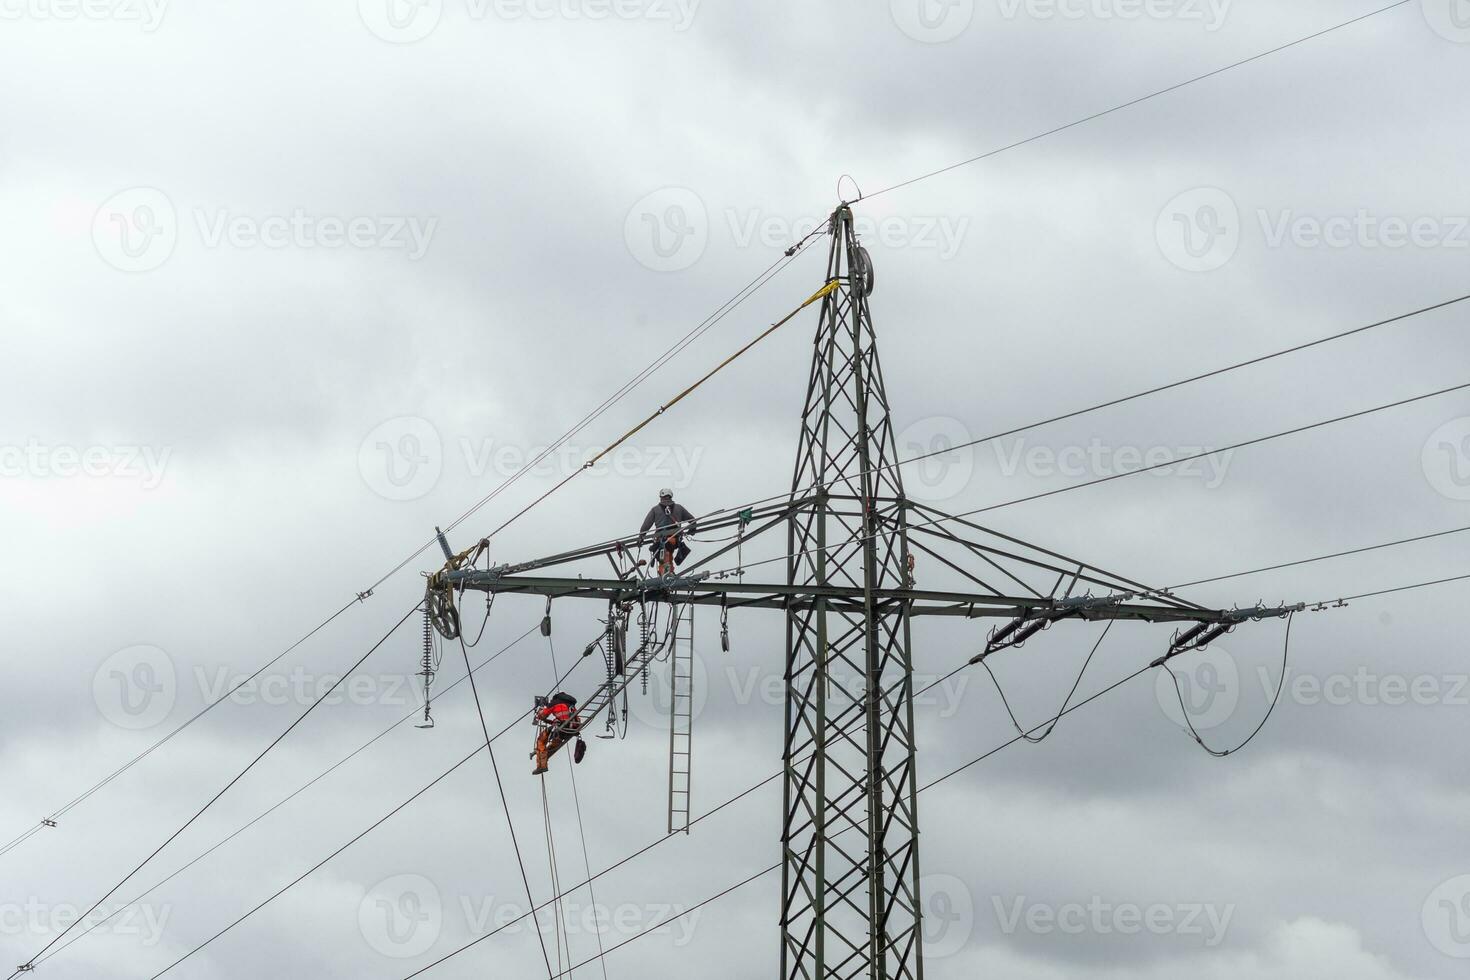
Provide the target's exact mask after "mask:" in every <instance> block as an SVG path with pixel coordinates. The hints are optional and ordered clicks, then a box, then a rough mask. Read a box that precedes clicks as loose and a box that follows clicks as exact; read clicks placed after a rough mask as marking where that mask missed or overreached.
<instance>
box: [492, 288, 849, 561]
mask: <svg viewBox="0 0 1470 980" xmlns="http://www.w3.org/2000/svg"><path fill="white" fill-rule="evenodd" d="M838 285H839V283H838V280H836V279H833V280H832V281H831V282H829V283H827V284H826V285H825V286H823V287H822V288H821V289H819V290H817V291H816V292H815V293H812V294H811V296H809V297H807V298H806V300H805V301H803V302H802V304H801V305H800V306H798V307H797V308H796V309H794V310H792V311H791V312H790V313H788V314H786V315H785V316H783V317H782V318H781V319H779V320H777V321H776V322H775V323H773V324H771V325H770V326H769V327H767V328H766V329H765V330H764V331H762V332H761V333H760V334H759V335H757V336H756V338H755V339H754V340H752V341H750V343H748V344H746V345H745V346H744V347H741V348H740V349H739V350H737V351H736V352H735V353H733V354H731V355H730V356H729V357H727V358H725V359H724V360H723V361H721V362H720V363H719V364H717V365H716V366H715V367H714V368H713V369H712V370H711V371H709V372H708V373H707V374H705V375H704V377H702V378H700V379H699V380H698V381H696V382H694V384H692V385H690V386H689V387H687V388H685V389H684V390H683V391H681V392H679V393H678V394H677V395H675V396H674V398H673V399H672V400H671V401H669V402H667V403H665V404H663V405H660V406H659V407H658V411H656V412H654V413H653V414H652V415H650V416H648V418H646V419H644V420H643V421H642V422H639V423H638V424H637V425H635V426H633V428H631V429H629V430H628V431H627V432H625V433H623V434H622V435H621V436H619V437H618V438H617V439H615V440H613V442H612V444H611V445H609V446H608V447H607V448H605V449H603V450H602V451H601V452H599V453H597V454H596V455H594V456H593V457H592V458H591V459H589V460H587V462H585V463H583V464H582V465H581V466H580V467H579V468H577V469H576V470H573V471H572V472H571V473H569V474H567V475H566V477H564V478H563V479H562V480H561V481H560V482H558V483H557V484H556V485H555V486H553V487H552V488H551V489H549V490H547V491H546V492H545V493H543V494H542V495H541V496H539V497H537V498H536V499H535V500H533V501H531V502H530V503H529V504H527V505H526V506H525V507H523V508H521V509H520V510H519V511H517V512H516V513H515V514H514V515H512V516H511V517H510V519H509V520H507V521H506V522H505V523H503V524H501V525H500V526H499V527H497V528H496V529H495V530H493V531H491V532H490V533H489V534H488V535H486V536H485V539H484V540H486V541H488V540H490V539H491V538H493V537H495V535H497V534H499V533H500V532H501V531H504V530H505V529H506V528H508V527H510V526H511V525H512V524H514V523H515V522H516V521H517V520H519V519H520V518H521V517H523V516H524V515H525V514H526V513H528V512H529V511H530V510H531V509H532V508H533V507H536V506H537V505H539V504H540V503H541V502H542V501H544V500H546V498H548V497H550V496H551V495H552V494H554V493H556V492H557V491H558V490H560V489H561V488H562V487H564V486H566V485H567V484H568V483H571V482H572V481H573V480H574V479H576V478H577V477H578V476H579V475H581V474H582V473H585V472H587V471H588V470H590V469H592V468H593V467H595V466H596V465H597V464H598V463H600V462H601V461H602V460H603V459H605V458H606V457H607V456H608V455H609V454H611V453H613V452H614V451H616V450H617V449H618V448H619V447H621V446H622V445H623V444H624V443H625V442H627V441H628V440H629V439H632V438H633V437H634V436H636V435H637V434H638V433H640V432H642V431H643V430H644V429H645V428H647V427H648V426H650V425H652V424H653V422H654V421H655V420H656V419H658V417H659V416H661V415H663V414H664V413H665V412H667V411H668V410H669V409H671V408H673V407H674V406H675V405H678V404H679V403H680V402H682V401H683V400H684V399H685V398H688V397H689V396H690V395H692V394H694V392H696V391H698V390H699V389H700V388H701V387H702V386H703V385H704V384H705V382H707V381H709V380H710V379H711V378H713V377H714V376H715V375H717V374H719V373H720V372H721V371H723V370H724V369H725V368H727V367H729V366H730V365H731V364H733V363H735V361H736V360H738V359H739V358H741V357H742V356H744V355H745V354H746V353H747V352H749V351H750V350H751V348H753V347H755V346H756V345H757V344H759V343H760V342H761V341H763V340H765V339H766V338H767V337H769V336H770V335H771V334H773V333H775V332H776V331H777V330H780V329H781V328H782V327H784V326H785V325H786V324H788V323H790V322H791V321H792V320H794V319H796V316H797V315H798V314H799V313H801V312H802V311H803V310H805V309H806V308H807V307H808V306H811V305H812V304H813V303H815V302H816V301H817V300H819V299H823V298H825V297H827V296H829V295H831V293H832V292H833V291H835V290H836V289H837V287H838Z"/></svg>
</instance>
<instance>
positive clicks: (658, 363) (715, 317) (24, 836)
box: [0, 228, 821, 857]
mask: <svg viewBox="0 0 1470 980" xmlns="http://www.w3.org/2000/svg"><path fill="white" fill-rule="evenodd" d="M820 232H821V229H820V228H818V229H814V230H813V231H812V232H811V233H809V234H808V235H807V236H806V237H805V238H803V239H802V240H801V241H799V242H797V243H796V244H795V245H793V246H792V247H791V248H790V249H788V250H787V252H786V254H785V255H784V256H782V257H781V258H778V259H777V260H776V261H775V262H773V263H771V264H770V265H769V266H767V267H766V268H765V269H764V270H763V271H762V272H761V273H760V274H759V275H757V276H756V277H755V278H754V279H752V280H751V281H750V282H748V283H747V284H746V285H745V286H743V287H742V288H741V289H740V290H739V291H737V292H736V294H735V295H734V296H732V297H731V298H730V299H728V300H726V301H725V302H724V303H722V304H720V306H718V307H716V309H715V311H714V312H713V313H711V314H710V315H709V316H707V317H706V318H705V319H704V320H702V321H701V322H700V323H699V324H698V325H697V326H696V327H695V328H694V329H693V330H691V331H690V332H689V333H687V334H685V336H684V337H682V338H680V340H679V341H677V342H676V343H675V344H674V345H673V347H671V348H669V349H668V350H667V351H665V352H664V353H663V354H661V355H659V357H657V358H655V359H654V361H653V362H652V363H651V364H649V365H648V366H647V367H645V368H643V369H642V370H640V371H639V372H638V374H636V375H635V376H634V378H633V379H632V380H631V381H629V382H627V383H625V384H624V385H623V386H622V387H621V388H619V389H618V390H617V391H616V392H615V393H614V394H613V395H612V396H610V397H609V398H608V399H606V400H605V401H604V402H603V403H602V404H601V405H599V406H598V407H597V408H595V409H593V410H592V411H591V412H589V413H588V414H587V415H586V416H584V417H583V418H582V419H581V420H580V421H578V422H577V423H576V425H574V426H573V427H572V428H571V429H569V430H568V431H567V432H565V433H564V434H563V435H562V436H560V437H559V438H558V439H557V440H556V441H555V442H553V443H552V444H551V445H550V446H548V447H547V448H546V450H545V451H544V452H542V453H541V454H540V455H538V456H537V457H536V458H535V459H534V460H532V461H531V462H529V463H528V464H527V465H526V466H524V467H522V468H521V469H520V470H518V471H517V472H516V473H514V474H512V475H511V476H510V477H508V478H507V479H506V480H505V481H503V482H502V483H501V484H500V485H499V486H498V487H496V488H495V489H494V490H492V491H491V492H490V493H489V494H488V495H486V496H485V497H483V498H482V499H481V500H480V501H478V502H477V503H476V504H475V505H474V506H472V507H471V508H470V509H469V510H467V511H465V512H464V513H463V514H461V515H460V516H459V517H458V518H456V519H455V520H454V521H453V522H451V523H450V524H449V526H448V530H453V529H455V528H457V527H458V526H459V525H460V524H462V523H464V521H466V520H468V519H469V518H470V517H471V516H472V515H474V514H475V513H477V512H478V511H479V510H480V509H481V508H482V507H484V506H485V505H486V504H487V503H489V502H490V501H491V500H493V499H494V498H495V497H496V496H497V495H498V494H499V493H501V492H502V491H503V490H505V489H506V488H507V487H508V486H510V485H511V484H513V483H514V482H515V481H516V480H518V479H519V478H520V477H521V476H523V475H524V474H525V473H526V472H528V471H530V470H532V469H534V468H535V467H536V466H538V465H539V464H540V463H541V462H543V461H544V460H545V459H547V458H548V457H549V456H550V455H551V454H552V453H553V452H555V451H556V450H558V449H560V448H561V446H563V445H564V444H565V443H566V442H567V441H568V440H570V439H572V438H573V437H575V436H576V435H577V434H578V433H580V432H581V431H582V430H583V429H585V428H586V427H587V426H588V425H590V424H591V423H592V422H594V421H596V420H597V419H598V418H600V417H601V416H602V415H603V414H605V413H606V412H607V411H608V410H609V409H611V408H612V407H613V406H614V405H616V404H617V403H618V402H619V401H621V400H622V399H623V398H624V397H626V396H627V395H628V394H629V393H631V392H632V391H633V390H634V389H636V388H637V387H638V386H639V385H641V384H642V383H643V382H644V381H646V380H647V379H648V378H649V377H651V376H652V375H653V374H655V373H657V371H658V370H659V369H661V368H662V367H663V366H664V365H666V364H667V363H668V362H669V361H671V360H672V359H673V358H675V357H677V356H678V355H679V354H680V353H682V352H683V351H684V350H685V349H686V348H687V347H688V346H690V345H691V344H693V343H694V342H695V341H697V340H698V339H699V338H701V337H703V336H704V335H705V334H706V333H708V332H709V331H710V330H711V329H713V328H714V327H715V326H716V325H718V324H719V323H720V322H721V321H723V320H724V319H725V318H726V317H727V316H728V315H729V314H730V313H731V312H733V311H734V310H735V309H737V308H738V307H740V306H741V305H742V304H744V303H745V301H746V300H748V299H749V298H750V297H751V296H752V295H754V294H755V293H756V292H758V291H759V290H760V289H761V288H762V287H763V286H765V285H766V283H768V282H770V280H771V279H773V278H775V277H776V276H777V275H779V274H780V273H781V272H782V271H783V270H784V269H785V268H786V267H787V266H789V265H790V264H791V262H792V260H793V259H794V258H795V256H796V255H798V254H799V253H800V252H801V251H802V250H803V249H804V248H805V247H806V246H807V245H808V244H809V243H810V242H811V240H812V239H813V238H815V237H816V236H817V235H818V234H819V233H820ZM435 541H437V537H436V538H431V539H429V540H428V541H427V542H425V543H424V545H422V546H421V547H420V548H418V549H417V550H416V551H414V552H413V553H412V554H411V555H409V556H408V557H407V558H405V559H404V560H402V561H401V562H399V563H398V564H397V565H395V566H393V568H391V569H389V570H388V572H387V573H385V574H384V575H382V576H381V577H379V578H378V580H377V581H375V582H374V583H373V584H372V585H371V586H369V587H368V588H367V589H364V590H363V591H362V592H360V593H358V594H357V596H356V597H355V598H353V599H352V601H350V602H348V603H347V604H345V605H344V606H342V608H340V609H338V610H337V611H336V612H334V613H333V614H332V615H330V616H328V617H327V618H326V619H325V620H323V621H322V622H321V623H319V624H318V625H317V626H316V627H314V628H313V629H312V630H310V631H309V632H307V633H306V634H305V635H304V636H302V637H301V638H300V639H298V640H297V641H296V642H295V643H292V644H291V645H290V646H289V647H287V648H286V649H285V650H283V651H282V652H281V653H279V654H277V655H276V656H275V657H273V658H272V659H271V660H269V661H267V662H266V663H265V664H263V665H262V666H261V667H260V668H258V669H257V670H256V671H255V672H254V673H253V674H251V675H250V676H249V677H247V678H245V679H244V680H242V681H241V682H240V684H239V685H236V687H234V688H232V689H231V690H230V691H228V692H227V693H225V694H224V695H223V696H222V697H220V698H218V699H216V700H215V701H213V702H211V703H210V704H208V705H206V706H205V707H204V708H203V709H201V710H200V711H199V712H198V714H196V715H195V716H194V717H192V718H190V719H189V720H188V721H186V722H184V723H183V724H181V725H180V726H179V727H177V728H175V729H174V730H173V731H171V732H169V733H168V734H167V735H165V736H163V737H162V738H161V739H159V740H158V741H157V742H155V743H154V744H153V745H151V746H150V747H148V748H147V749H145V750H143V751H142V752H141V753H139V754H138V755H136V756H134V757H133V758H132V759H131V760H130V761H128V762H127V763H125V764H124V765H123V766H121V767H120V768H118V769H116V770H114V771H113V772H112V773H111V774H109V775H108V776H106V777H105V778H103V779H102V780H101V781H99V782H98V783H96V784H94V785H93V786H92V787H91V788H90V789H88V790H86V791H85V792H84V793H82V794H81V795H80V796H77V797H76V798H74V799H73V800H71V801H70V802H68V803H67V804H66V805H65V806H63V807H62V808H61V809H59V810H57V811H55V812H54V813H52V814H51V815H50V816H48V817H46V818H45V819H43V820H41V821H39V822H37V823H36V824H35V825H34V826H33V827H31V828H30V829H29V830H26V831H24V832H22V833H21V834H20V835H19V836H18V837H16V838H14V839H13V840H11V841H10V842H9V843H7V844H6V845H4V847H3V848H0V857H3V856H4V855H5V854H6V853H8V852H9V851H11V850H13V849H14V848H16V847H18V846H20V845H21V844H23V843H25V842H26V841H28V840H30V839H31V838H32V837H34V836H35V835H36V834H37V833H39V832H40V831H41V830H44V829H47V828H51V827H54V826H56V824H57V822H59V820H60V819H61V817H63V816H65V815H66V814H67V813H68V812H69V811H70V810H71V809H72V808H73V807H75V806H77V805H78V804H80V803H82V802H84V801H86V800H87V799H88V798H90V797H91V796H92V795H93V794H95V793H97V792H98V791H99V790H101V789H103V788H104V787H105V786H107V785H108V784H109V783H111V782H112V781H113V780H114V779H116V778H118V777H119V776H121V775H122V774H123V773H125V772H127V771H128V770H129V769H131V768H132V767H133V766H135V765H137V764H138V763H139V762H142V761H143V760H144V759H146V758H147V757H148V756H149V755H151V754H152V753H153V752H154V751H155V750H157V749H158V748H160V747H162V746H163V745H164V744H165V743H167V742H168V741H170V740H171V739H172V738H173V737H174V736H175V735H178V734H179V733H180V732H182V731H183V730H184V729H186V728H188V727H189V726H190V725H192V724H193V723H194V722H195V721H198V720H199V718H201V717H202V716H203V715H205V714H206V713H208V712H209V711H211V710H213V709H214V708H215V707H217V706H218V705H219V704H220V703H221V702H223V701H225V700H228V699H229V698H230V697H231V696H232V695H233V694H235V692H236V691H238V690H239V689H240V688H241V687H243V686H244V685H246V684H248V683H250V682H251V681H253V680H255V679H256V678H258V677H259V676H260V675H261V674H263V673H264V672H265V671H267V670H269V669H270V668H271V667H273V666H274V665H275V664H276V663H278V662H280V660H281V659H282V658H284V657H285V656H286V655H287V654H289V653H291V652H292V651H294V650H296V649H297V648H298V647H300V646H301V645H302V644H303V643H305V642H306V641H307V640H309V639H311V638H312V637H313V636H315V635H316V634H317V633H318V632H320V631H321V630H322V629H324V628H326V627H327V626H328V625H330V624H331V623H333V622H335V621H336V620H337V619H338V618H340V617H341V616H342V615H343V614H345V613H346V612H347V611H348V610H349V609H351V608H352V607H353V606H355V605H358V604H359V603H362V602H365V601H366V600H367V599H368V598H370V597H371V596H372V595H373V593H374V592H375V591H376V590H377V589H378V588H379V587H380V586H381V585H383V583H385V582H387V581H388V580H389V579H390V578H392V577H393V576H394V575H396V574H397V573H398V572H400V571H402V570H403V569H404V568H406V567H407V566H408V565H409V564H410V563H411V562H413V561H414V560H415V559H417V558H418V557H419V556H420V555H422V554H423V553H424V552H425V551H426V550H428V549H429V548H430V547H431V546H432V545H433V544H434V542H435Z"/></svg>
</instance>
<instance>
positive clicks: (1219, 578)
mask: <svg viewBox="0 0 1470 980" xmlns="http://www.w3.org/2000/svg"><path fill="white" fill-rule="evenodd" d="M1466 531H1470V527H1457V528H1453V529H1451V530H1449V531H1436V532H1434V533H1433V534H1421V535H1418V536H1417V537H1413V538H1400V539H1399V540H1397V541H1387V542H1384V543H1383V544H1373V545H1368V546H1367V547H1365V548H1353V549H1352V550H1350V551H1338V552H1334V553H1333V554H1330V555H1318V556H1317V557H1316V558H1303V559H1301V560H1300V561H1288V562H1282V563H1281V564H1279V565H1267V566H1266V567H1264V568H1252V569H1251V570H1250V571H1248V572H1232V573H1230V574H1229V575H1216V576H1215V577H1214V578H1202V579H1197V580H1195V581H1193V582H1183V583H1181V584H1179V585H1172V586H1170V587H1169V588H1170V590H1173V589H1187V588H1190V587H1192V586H1196V585H1208V584H1210V583H1211V582H1224V581H1227V580H1229V579H1234V578H1243V577H1245V576H1247V575H1260V574H1261V573H1262V572H1275V571H1279V570H1281V569H1283V568H1296V567H1297V566H1299V565H1313V564H1316V563H1317V562H1321V561H1328V560H1330V559H1333V558H1346V557H1348V556H1349V555H1362V554H1367V553H1368V552H1370V551H1382V550H1383V549H1385V548H1397V547H1400V546H1401V545H1406V544H1416V543H1418V542H1420V541H1431V540H1433V539H1435V538H1443V537H1447V536H1449V535H1451V534H1464V533H1465V532H1466Z"/></svg>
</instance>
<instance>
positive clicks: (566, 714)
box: [531, 691, 587, 776]
mask: <svg viewBox="0 0 1470 980" xmlns="http://www.w3.org/2000/svg"><path fill="white" fill-rule="evenodd" d="M534 717H535V721H536V728H537V732H536V751H535V752H533V753H532V758H534V759H535V760H536V770H535V771H534V772H533V773H531V775H533V776H540V775H542V774H543V773H545V772H547V771H548V770H549V768H550V767H549V766H548V765H547V763H548V762H550V761H551V757H552V756H554V755H556V754H557V753H558V752H560V751H561V749H562V747H563V746H564V745H566V744H567V743H568V742H570V741H571V740H572V739H574V738H575V739H576V740H577V747H576V749H575V750H574V751H573V754H572V761H574V762H576V763H578V764H580V763H581V761H582V758H583V757H584V756H585V755H586V754H587V743H586V742H584V741H583V740H582V738H581V737H580V736H579V735H578V734H577V733H578V731H579V730H580V729H581V725H580V724H578V722H577V699H576V698H574V697H572V696H571V695H570V694H568V693H566V692H565V691H558V692H557V693H556V694H555V695H553V696H552V697H550V698H547V697H544V696H539V695H538V696H537V698H536V710H535V716H534Z"/></svg>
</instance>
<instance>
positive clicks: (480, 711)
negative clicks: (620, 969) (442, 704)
mask: <svg viewBox="0 0 1470 980" xmlns="http://www.w3.org/2000/svg"><path fill="white" fill-rule="evenodd" d="M459 648H460V650H462V651H463V652H464V667H465V674H466V675H467V676H468V677H469V679H470V691H471V693H473V694H474V696H475V714H476V715H478V716H479V718H480V731H481V732H483V733H484V735H485V751H486V753H487V754H489V756H490V770H491V771H492V772H493V773H494V774H495V788H496V790H498V791H499V793H500V806H501V808H502V809H503V810H505V825H506V827H508V828H509V829H510V843H511V847H512V848H514V849H515V854H516V865H517V866H518V867H519V868H520V870H521V883H522V884H523V885H525V887H526V901H527V902H529V903H530V904H531V906H532V907H533V908H534V907H535V905H536V899H535V898H534V897H533V896H532V895H531V879H530V876H528V875H527V874H526V862H525V859H524V858H523V857H522V856H521V843H520V841H519V840H518V839H517V838H516V825H515V821H514V820H512V819H511V816H510V801H509V800H507V799H506V796H505V783H504V782H503V781H502V780H501V778H500V763H498V762H496V761H495V747H494V746H493V745H492V744H491V742H492V741H493V740H492V739H491V738H490V728H489V726H487V725H486V724H485V708H484V706H483V705H482V704H481V703H480V689H479V686H478V685H476V684H475V672H474V671H473V670H472V669H471V668H470V651H469V647H467V646H465V643H464V637H463V636H462V635H461V636H460V638H459ZM536 942H537V943H538V944H540V946H541V958H542V959H544V960H545V961H546V976H547V977H548V978H550V977H552V976H553V975H554V974H553V973H552V970H551V956H550V955H549V954H548V953H547V952H546V937H545V936H543V935H541V928H540V927H539V926H538V927H537V928H536Z"/></svg>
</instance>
